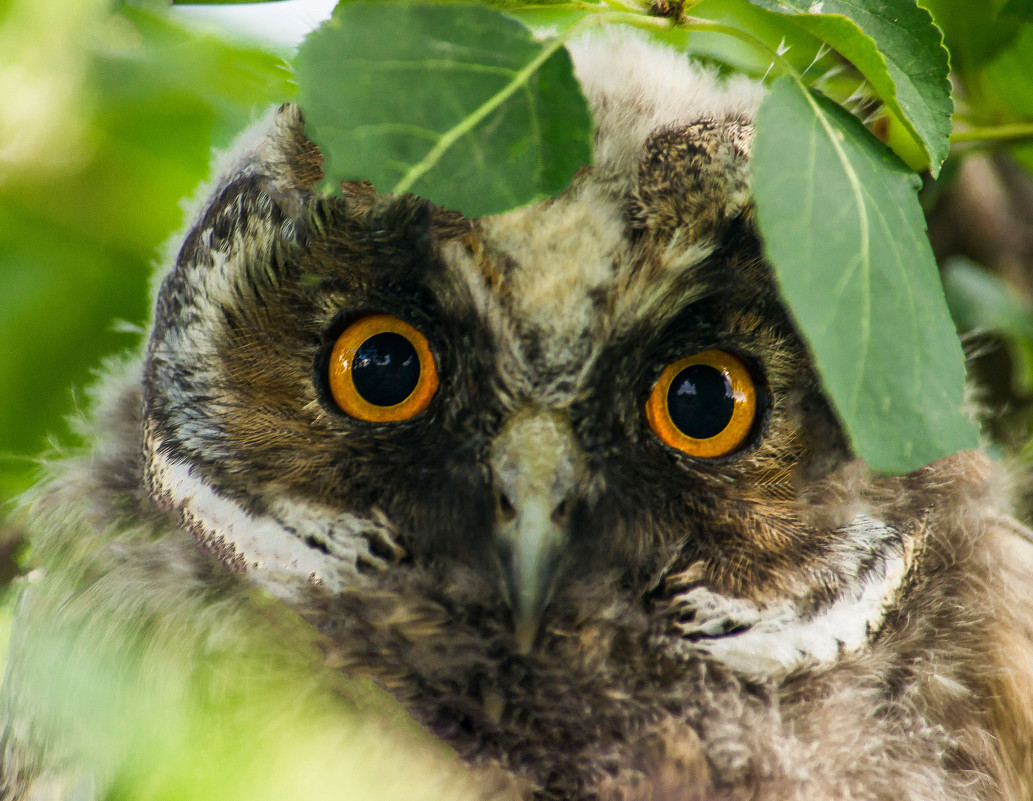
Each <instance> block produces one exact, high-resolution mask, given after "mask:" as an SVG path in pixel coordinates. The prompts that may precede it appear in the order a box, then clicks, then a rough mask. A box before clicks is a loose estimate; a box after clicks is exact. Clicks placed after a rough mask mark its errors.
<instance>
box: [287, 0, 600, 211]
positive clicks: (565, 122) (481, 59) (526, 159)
mask: <svg viewBox="0 0 1033 801" xmlns="http://www.w3.org/2000/svg"><path fill="white" fill-rule="evenodd" d="M547 48H548V43H539V42H536V41H535V40H534V39H533V38H532V36H531V34H530V31H528V30H527V29H526V28H524V26H522V25H521V24H520V23H518V22H516V21H515V20H513V19H511V18H509V17H507V16H505V15H503V14H500V13H499V12H497V11H493V10H491V9H488V8H483V7H479V6H455V5H444V6H434V5H421V4H398V3H347V4H344V5H341V6H339V7H338V9H337V11H336V12H335V14H334V17H333V19H332V20H330V22H328V23H327V24H326V25H324V26H323V27H322V28H321V29H319V30H317V31H316V32H314V33H313V34H312V35H310V36H309V38H308V39H307V40H306V41H305V43H304V44H303V45H302V47H301V49H300V51H299V53H298V57H297V61H296V70H297V74H298V82H299V84H300V88H299V92H298V101H299V103H300V105H301V107H302V108H303V109H304V111H305V114H306V118H307V120H308V128H307V130H308V132H309V134H310V137H311V138H312V140H313V141H315V142H316V144H318V145H319V146H320V149H321V150H322V151H323V154H324V156H326V158H327V177H328V179H329V180H330V181H331V182H333V183H336V182H338V181H342V180H366V181H370V182H372V183H373V184H374V185H375V186H376V187H377V189H378V190H380V191H382V192H406V191H412V192H415V193H416V194H419V195H421V196H423V197H426V198H428V199H430V200H432V201H434V202H435V203H438V204H439V205H443V206H447V207H450V208H454V209H459V210H460V211H462V212H463V213H465V214H467V215H468V216H471V217H478V216H482V215H486V214H496V213H500V212H503V211H506V210H508V209H511V208H515V207H517V206H522V205H525V204H527V203H531V202H533V201H536V200H539V199H542V198H544V197H548V196H550V195H552V194H554V193H557V192H559V191H560V190H562V189H563V188H564V187H565V186H566V185H567V183H568V182H569V181H570V178H571V176H572V175H573V173H574V171H575V170H576V169H577V168H578V167H580V166H581V165H583V164H585V163H586V162H588V161H589V159H590V157H591V156H590V146H589V142H590V138H591V133H590V132H591V121H590V117H589V112H588V108H587V105H586V103H585V100H584V98H583V97H582V95H581V90H580V88H579V86H578V84H577V82H576V80H575V79H574V76H573V73H572V68H571V64H570V59H569V57H568V56H567V54H566V51H565V50H563V49H562V48H559V49H558V50H557V51H556V52H553V53H552V54H551V55H549V52H548V49H547Z"/></svg>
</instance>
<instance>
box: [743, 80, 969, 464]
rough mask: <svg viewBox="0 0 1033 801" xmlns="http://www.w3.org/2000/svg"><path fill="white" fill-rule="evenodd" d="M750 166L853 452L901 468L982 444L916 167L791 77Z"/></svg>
mask: <svg viewBox="0 0 1033 801" xmlns="http://www.w3.org/2000/svg"><path fill="white" fill-rule="evenodd" d="M787 165H792V169H787ZM753 171H754V185H753V189H754V193H755V196H756V203H757V216H758V221H759V224H760V229H761V233H762V234H763V236H764V240H765V242H766V246H767V252H768V255H769V257H770V258H771V261H772V262H773V264H774V267H775V270H776V273H777V275H778V280H779V283H780V285H781V287H782V291H783V293H784V295H785V297H786V299H787V300H788V302H789V305H790V307H791V308H792V311H793V315H794V317H795V318H796V320H797V322H798V323H799V325H800V328H801V329H802V331H803V333H804V335H805V336H806V337H807V339H808V341H809V342H810V345H811V348H812V350H813V351H814V353H815V357H816V360H817V365H818V370H819V372H820V373H821V376H822V379H823V381H824V384H825V388H826V390H827V391H828V392H829V394H830V396H831V397H832V400H833V402H834V404H835V406H836V409H837V410H838V412H839V415H840V418H841V419H842V421H843V423H844V425H845V426H846V429H847V431H848V433H849V435H850V438H851V440H852V441H853V443H854V446H855V448H856V450H857V452H858V453H859V455H861V456H863V457H864V458H865V460H866V461H867V462H868V464H869V465H870V466H872V467H873V468H875V469H877V470H882V471H886V472H893V473H903V472H909V471H911V470H914V469H916V468H918V467H920V466H922V465H924V464H926V463H928V462H931V461H933V460H934V459H938V458H940V457H942V456H946V455H948V454H951V453H955V452H957V451H960V450H965V449H967V448H973V447H975V446H976V445H977V443H978V432H977V430H976V428H975V426H974V425H973V424H972V423H971V422H970V421H969V420H968V419H967V418H966V417H965V416H964V415H963V414H962V411H961V409H962V399H963V392H964V385H965V366H964V358H963V355H962V353H961V348H960V345H959V343H958V340H957V337H956V336H955V335H954V326H953V324H952V323H951V319H950V316H949V315H948V312H947V307H946V304H945V303H944V300H943V291H942V288H941V286H940V282H939V277H938V274H937V270H936V263H935V261H934V259H933V255H932V251H931V249H930V247H929V242H928V240H927V239H926V238H925V231H924V228H925V226H924V222H923V218H922V213H921V209H920V207H919V204H918V199H917V197H916V195H915V189H916V186H917V177H916V176H915V175H914V174H913V173H911V172H910V170H908V169H907V168H906V167H905V166H904V165H903V164H902V163H901V162H900V161H899V160H898V159H897V158H896V157H895V156H893V154H892V153H891V152H890V151H889V150H888V149H887V148H885V147H884V146H883V145H882V144H881V143H879V142H878V141H877V140H876V139H875V138H874V137H873V136H872V135H871V134H870V133H868V131H866V130H865V129H864V127H863V126H862V125H861V124H860V123H859V122H857V120H856V119H854V118H853V117H852V116H851V115H850V114H848V113H847V112H846V111H844V110H843V109H842V108H841V107H840V106H838V105H836V104H834V103H831V102H830V101H828V100H827V99H826V98H824V97H822V96H820V95H818V94H815V93H811V92H808V91H806V90H805V89H803V88H802V87H801V86H800V85H799V84H798V83H796V82H795V81H793V80H792V79H790V78H781V79H779V80H778V81H776V82H775V84H774V85H773V86H772V90H771V94H770V95H769V96H768V98H767V99H766V100H765V101H764V103H763V104H762V105H761V108H760V111H759V113H758V117H757V139H756V144H755V147H754V162H753ZM890 420H891V421H893V435H892V436H889V437H888V436H886V425H887V421H890Z"/></svg>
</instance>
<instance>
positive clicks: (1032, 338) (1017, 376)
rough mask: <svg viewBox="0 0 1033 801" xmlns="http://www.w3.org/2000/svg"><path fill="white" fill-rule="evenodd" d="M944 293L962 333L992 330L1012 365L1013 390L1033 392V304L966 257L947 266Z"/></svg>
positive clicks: (1000, 279) (952, 259)
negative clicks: (1001, 341) (997, 336)
mask: <svg viewBox="0 0 1033 801" xmlns="http://www.w3.org/2000/svg"><path fill="white" fill-rule="evenodd" d="M943 290H944V293H945V294H946V295H947V305H948V306H950V310H951V316H952V317H953V318H954V322H955V323H956V324H957V326H958V329H959V330H960V331H973V332H977V333H983V332H988V331H992V332H994V333H997V334H999V335H1000V336H1001V338H1002V339H1003V341H1004V343H1005V345H1006V347H1007V348H1008V353H1009V354H1010V356H1011V362H1012V391H1013V392H1014V393H1015V394H1016V395H1019V396H1028V395H1029V394H1030V392H1033V304H1031V303H1030V302H1029V301H1028V300H1027V299H1026V298H1025V297H1024V296H1023V295H1022V293H1021V292H1019V291H1018V290H1017V289H1016V288H1015V287H1013V286H1012V285H1011V283H1009V282H1008V281H1006V280H1004V279H1003V278H1001V277H1000V276H999V275H996V274H994V273H992V272H990V271H989V270H988V269H986V267H983V266H982V265H980V264H976V263H975V262H974V261H971V260H970V259H967V258H965V257H964V256H955V257H953V258H951V259H949V260H948V261H947V263H946V264H945V265H944V267H943Z"/></svg>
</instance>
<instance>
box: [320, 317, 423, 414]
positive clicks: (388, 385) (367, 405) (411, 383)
mask: <svg viewBox="0 0 1033 801" xmlns="http://www.w3.org/2000/svg"><path fill="white" fill-rule="evenodd" d="M328 378H329V381H330V394H331V395H332V396H333V399H334V401H335V402H336V403H337V405H338V406H339V407H340V408H341V411H343V412H345V413H346V414H350V415H351V416H352V417H355V418H358V419H359V420H366V421H368V422H371V423H390V422H396V421H398V420H408V419H409V418H410V417H415V416H416V415H418V414H419V413H420V412H422V411H423V410H424V409H426V408H427V406H428V405H429V404H430V401H431V398H433V397H434V393H435V392H437V389H438V371H437V368H436V367H435V365H434V356H433V355H432V354H431V352H430V346H429V345H428V344H427V338H426V337H425V336H423V334H421V333H420V332H419V331H417V330H416V329H415V328H413V327H412V326H411V325H409V324H408V323H406V322H403V321H402V320H399V319H398V318H397V317H392V316H391V315H390V314H372V315H370V316H368V317H361V318H359V319H358V320H356V321H355V322H353V323H352V324H351V325H349V326H348V327H347V328H346V329H344V332H343V333H342V334H341V335H340V336H339V337H338V338H337V342H336V343H335V344H334V347H333V350H332V351H331V353H330V366H329V370H328Z"/></svg>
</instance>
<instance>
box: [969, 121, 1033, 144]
mask: <svg viewBox="0 0 1033 801" xmlns="http://www.w3.org/2000/svg"><path fill="white" fill-rule="evenodd" d="M1011 139H1033V123H1030V122H1016V123H1011V124H1009V125H988V126H984V127H976V128H968V129H967V130H964V131H954V132H953V133H952V134H951V143H952V144H955V143H958V142H1000V141H1008V140H1011Z"/></svg>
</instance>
